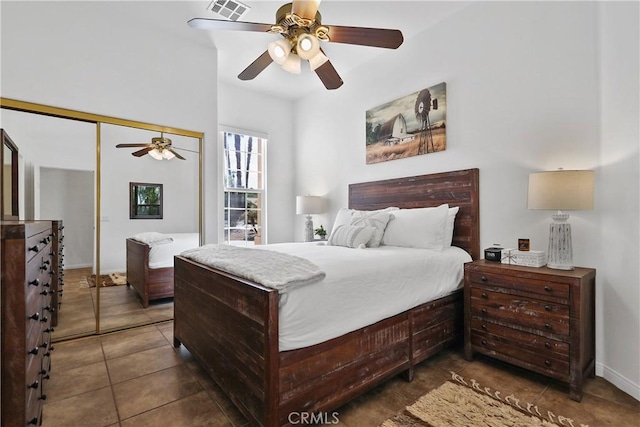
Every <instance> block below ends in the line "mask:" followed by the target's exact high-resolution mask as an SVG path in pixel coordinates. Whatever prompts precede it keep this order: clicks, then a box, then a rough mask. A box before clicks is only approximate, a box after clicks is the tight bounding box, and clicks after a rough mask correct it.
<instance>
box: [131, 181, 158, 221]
mask: <svg viewBox="0 0 640 427" xmlns="http://www.w3.org/2000/svg"><path fill="white" fill-rule="evenodd" d="M129 219H162V184H150V183H145V182H130V183H129Z"/></svg>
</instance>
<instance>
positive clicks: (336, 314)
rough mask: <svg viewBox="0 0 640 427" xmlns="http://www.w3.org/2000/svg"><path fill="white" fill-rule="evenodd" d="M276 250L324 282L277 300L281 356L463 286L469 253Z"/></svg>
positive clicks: (311, 246) (318, 247) (321, 247)
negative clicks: (305, 263) (315, 269)
mask: <svg viewBox="0 0 640 427" xmlns="http://www.w3.org/2000/svg"><path fill="white" fill-rule="evenodd" d="M255 247H256V248H261V249H268V250H276V251H280V252H285V253H289V254H293V255H297V256H301V257H303V258H307V259H308V260H310V261H311V262H313V263H314V264H316V265H318V266H319V267H320V269H322V270H323V271H324V272H325V273H326V277H325V278H324V279H323V280H322V281H320V282H316V283H313V284H310V285H305V286H300V287H296V288H292V289H289V290H288V291H287V292H286V293H284V294H281V296H280V318H279V329H280V340H279V341H280V351H285V350H293V349H297V348H303V347H307V346H311V345H314V344H318V343H321V342H323V341H327V340H330V339H332V338H336V337H338V336H341V335H344V334H346V333H348V332H351V331H354V330H356V329H360V328H362V327H364V326H367V325H371V324H373V323H376V322H378V321H380V320H383V319H386V318H388V317H391V316H394V315H396V314H398V313H402V312H403V311H406V310H408V309H410V308H413V307H416V306H418V305H420V304H423V303H425V302H428V301H432V300H434V299H437V298H440V297H443V296H445V295H448V294H450V293H451V292H453V291H454V290H456V289H458V288H460V287H462V279H463V277H464V266H463V265H464V263H465V262H469V261H471V257H470V256H469V254H468V253H467V252H465V251H464V250H462V249H460V248H458V247H454V246H452V247H450V248H447V249H445V250H443V251H442V252H437V251H433V250H429V249H412V248H401V247H395V246H381V247H379V248H367V249H351V248H345V247H341V246H327V245H325V244H323V243H320V244H319V243H314V242H310V243H280V244H272V245H264V246H255Z"/></svg>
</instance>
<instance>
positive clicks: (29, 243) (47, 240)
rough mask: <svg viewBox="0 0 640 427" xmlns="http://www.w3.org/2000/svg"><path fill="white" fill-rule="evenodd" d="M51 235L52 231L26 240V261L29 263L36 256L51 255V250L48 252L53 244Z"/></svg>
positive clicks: (34, 235) (43, 232)
mask: <svg viewBox="0 0 640 427" xmlns="http://www.w3.org/2000/svg"><path fill="white" fill-rule="evenodd" d="M49 234H50V231H49V230H46V231H42V232H40V233H36V234H33V235H31V236H28V237H27V238H26V242H25V243H26V247H25V251H26V255H25V259H26V261H27V262H29V261H31V259H32V258H33V257H35V256H36V255H40V254H45V253H46V254H47V255H48V254H49V252H50V250H47V249H50V248H48V246H49V245H50V244H51V236H50V235H49Z"/></svg>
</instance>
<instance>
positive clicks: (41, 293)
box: [40, 291, 49, 297]
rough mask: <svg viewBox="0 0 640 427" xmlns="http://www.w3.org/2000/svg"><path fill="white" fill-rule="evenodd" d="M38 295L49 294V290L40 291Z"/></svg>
mask: <svg viewBox="0 0 640 427" xmlns="http://www.w3.org/2000/svg"><path fill="white" fill-rule="evenodd" d="M40 295H44V296H45V297H46V296H47V295H49V291H42V292H40Z"/></svg>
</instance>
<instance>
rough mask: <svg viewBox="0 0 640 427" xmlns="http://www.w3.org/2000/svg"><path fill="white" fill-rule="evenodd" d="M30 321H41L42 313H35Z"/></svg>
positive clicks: (30, 317)
mask: <svg viewBox="0 0 640 427" xmlns="http://www.w3.org/2000/svg"><path fill="white" fill-rule="evenodd" d="M29 319H31V320H38V319H40V313H38V312H35V313H33V314H32V315H31V316H29Z"/></svg>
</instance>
